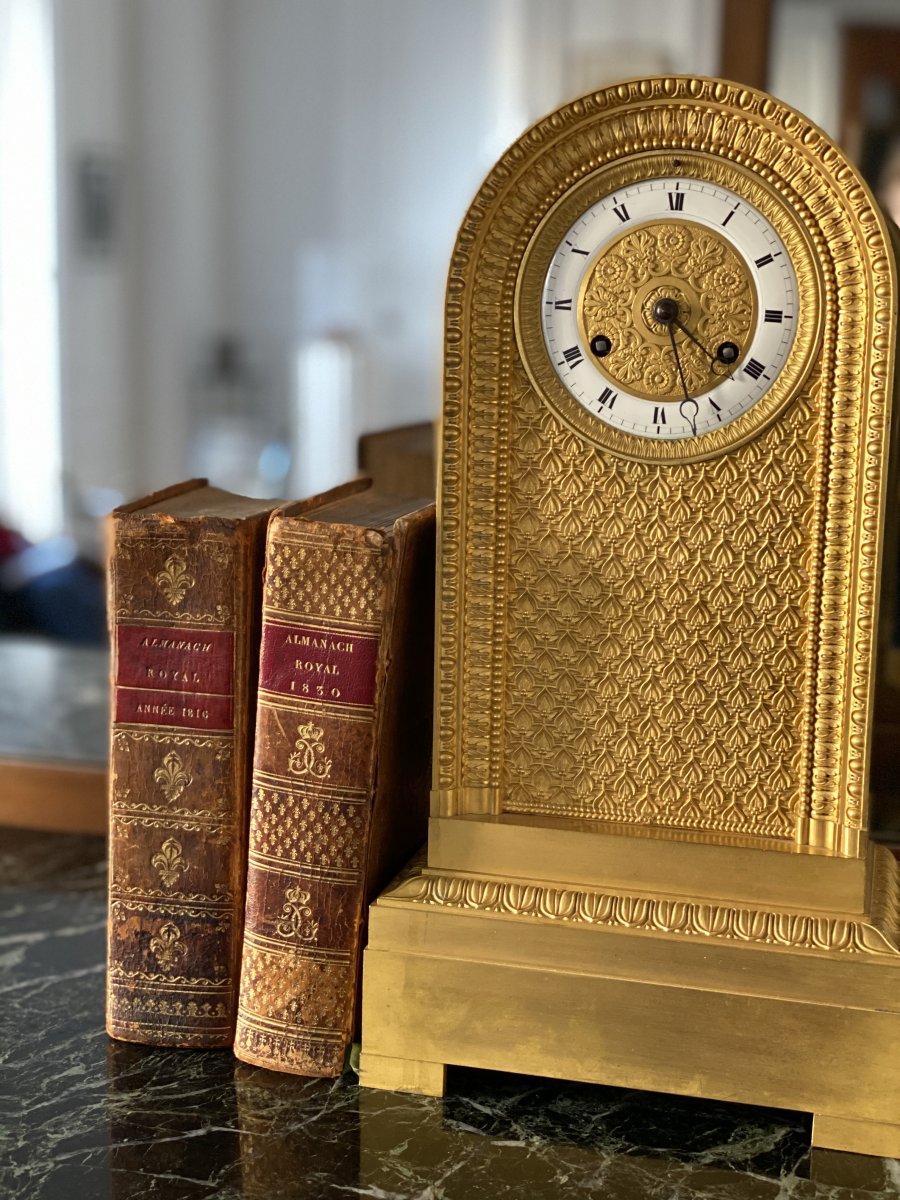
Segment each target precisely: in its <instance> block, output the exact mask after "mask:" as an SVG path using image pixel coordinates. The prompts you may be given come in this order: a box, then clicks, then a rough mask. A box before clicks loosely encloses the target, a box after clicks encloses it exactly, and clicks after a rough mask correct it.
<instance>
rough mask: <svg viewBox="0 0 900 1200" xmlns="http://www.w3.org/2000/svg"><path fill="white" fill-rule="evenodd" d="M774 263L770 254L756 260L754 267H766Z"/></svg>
mask: <svg viewBox="0 0 900 1200" xmlns="http://www.w3.org/2000/svg"><path fill="white" fill-rule="evenodd" d="M774 261H775V259H774V258H773V257H772V255H771V254H764V255H763V256H762V258H758V259H757V260H756V265H757V266H758V267H767V266H768V265H769V263H770V262H774Z"/></svg>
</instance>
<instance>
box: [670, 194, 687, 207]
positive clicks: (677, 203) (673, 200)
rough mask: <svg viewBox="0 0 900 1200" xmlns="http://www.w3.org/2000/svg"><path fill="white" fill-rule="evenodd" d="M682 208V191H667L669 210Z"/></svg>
mask: <svg viewBox="0 0 900 1200" xmlns="http://www.w3.org/2000/svg"><path fill="white" fill-rule="evenodd" d="M683 208H684V192H669V210H670V212H681V210H682V209H683Z"/></svg>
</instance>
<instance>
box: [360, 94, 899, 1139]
mask: <svg viewBox="0 0 900 1200" xmlns="http://www.w3.org/2000/svg"><path fill="white" fill-rule="evenodd" d="M891 237H892V235H891V232H890V230H889V227H888V223H887V222H886V220H885V218H884V217H883V216H882V214H881V213H880V211H879V209H878V207H877V205H876V204H875V202H874V201H873V199H872V196H871V194H870V193H869V191H868V189H867V188H866V186H865V184H864V183H863V182H862V180H861V179H860V177H859V175H858V173H857V172H856V170H855V169H854V168H853V167H852V166H851V165H850V164H849V163H848V162H847V161H846V160H845V158H844V157H843V156H842V154H841V152H840V151H839V150H838V149H837V148H836V147H835V146H834V144H833V143H832V142H830V141H829V139H828V138H827V137H826V136H825V135H824V134H823V133H822V132H821V131H820V130H818V129H817V128H815V127H814V126H813V125H812V124H811V123H810V122H809V121H807V120H806V119H805V118H804V117H802V116H801V115H800V114H799V113H797V112H795V111H793V110H792V109H790V108H789V107H787V106H786V105H784V104H782V103H780V102H778V101H776V100H774V99H772V98H771V97H769V96H766V95H764V94H763V93H761V92H758V91H754V90H751V89H748V88H743V87H740V86H738V85H736V84H730V83H726V82H723V81H719V80H710V79H692V78H686V77H670V78H654V79H643V80H636V81H633V82H630V83H624V84H621V85H618V86H614V87H610V88H607V89H606V90H604V91H601V92H598V93H596V94H593V95H589V96H586V97H584V98H582V99H581V100H578V101H576V102H574V103H572V104H569V105H567V106H565V107H564V108H561V109H560V110H558V111H557V112H555V113H553V114H551V115H550V116H548V117H547V118H545V119H544V120H542V121H540V122H539V123H538V124H537V125H535V126H534V127H533V128H531V129H530V130H528V131H527V132H526V133H525V134H524V135H523V136H522V138H521V139H520V140H519V141H518V142H517V143H516V144H515V145H514V146H512V147H511V149H510V150H509V151H508V152H507V153H506V154H505V155H504V156H503V158H502V159H501V160H500V161H499V162H498V164H497V165H496V167H495V168H494V170H493V171H492V172H491V174H490V175H489V176H488V178H487V180H486V181H485V183H484V185H483V187H482V188H481V190H480V192H479V193H478V195H477V197H476V199H475V201H474V202H473V204H472V207H471V209H470V210H469V212H468V214H467V216H466V218H465V220H464V222H463V225H462V228H461V230H460V234H459V238H458V241H457V244H456V249H455V251H454V255H453V260H452V263H451V269H450V276H449V283H448V289H447V308H446V352H445V364H446V371H445V388H444V396H445V398H444V414H443V431H442V475H441V498H440V533H439V537H440V545H439V577H438V597H439V601H438V603H439V610H438V625H437V672H436V723H435V735H436V736H435V775H434V792H433V816H432V821H431V826H430V833H429V841H428V849H427V858H425V859H423V860H422V861H421V862H419V863H417V864H414V865H413V866H412V867H411V868H410V869H409V871H408V872H406V873H405V874H404V875H403V876H402V877H401V878H400V879H399V880H397V881H396V882H395V883H394V884H393V885H392V886H391V887H390V888H388V890H387V891H386V892H385V893H384V894H383V895H382V896H381V897H380V899H379V900H378V902H377V903H376V904H375V905H374V907H373V909H372V911H371V925H370V941H369V948H368V950H367V951H366V956H365V982H364V1001H363V1054H362V1064H361V1065H362V1082H363V1083H364V1084H368V1085H370V1086H375V1087H396V1088H402V1089H408V1090H412V1091H420V1092H431V1093H435V1094H439V1093H440V1092H441V1091H442V1089H443V1081H444V1068H445V1066H446V1065H447V1064H461V1065H470V1066H482V1067H492V1068H495V1069H501V1070H515V1071H522V1072H526V1073H531V1074H544V1075H552V1076H562V1077H568V1078H573V1079H580V1080H591V1081H596V1082H602V1083H609V1084H620V1085H625V1086H633V1087H640V1088H648V1089H653V1090H656V1091H670V1092H675V1093H689V1094H700V1095H705V1096H709V1097H716V1098H721V1099H726V1100H741V1101H744V1102H748V1103H755V1104H766V1105H775V1106H779V1107H791V1108H796V1109H802V1110H806V1111H809V1112H812V1113H813V1114H814V1127H813V1141H814V1143H815V1144H817V1145H822V1146H829V1147H834V1148H839V1149H848V1150H860V1151H867V1152H870V1153H879V1154H885V1155H891V1156H900V1071H898V1070H897V1069H896V1064H897V1061H898V1055H900V941H898V926H900V920H898V911H900V906H898V869H897V863H896V862H895V861H894V859H893V857H892V856H891V855H890V853H889V852H888V851H887V850H884V849H881V848H878V847H875V846H873V845H872V844H871V843H870V841H869V839H868V836H867V828H868V808H869V800H868V759H869V751H870V742H871V730H872V705H873V680H874V676H875V669H876V660H877V654H878V645H879V580H880V578H881V575H882V569H881V568H882V561H883V556H884V544H885V527H886V523H887V522H886V511H887V508H888V505H887V496H888V491H889V487H891V486H892V484H891V482H890V480H889V473H890V472H889V468H892V464H893V462H894V460H895V458H896V456H895V455H893V454H892V451H891V441H892V433H891V430H892V428H894V427H895V426H896V422H895V421H893V419H892V415H891V414H892V393H893V380H894V343H895V338H896V305H897V276H896V258H895V250H894V247H893V245H892V240H891ZM883 624H884V622H883V621H882V625H883ZM499 1029H502V1030H503V1036H502V1037H498V1036H497V1031H498V1030H499Z"/></svg>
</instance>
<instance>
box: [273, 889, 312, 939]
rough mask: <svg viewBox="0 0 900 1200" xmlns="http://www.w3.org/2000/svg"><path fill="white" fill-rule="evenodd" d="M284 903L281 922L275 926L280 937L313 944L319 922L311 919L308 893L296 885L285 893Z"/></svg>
mask: <svg viewBox="0 0 900 1200" xmlns="http://www.w3.org/2000/svg"><path fill="white" fill-rule="evenodd" d="M285 897H286V903H285V904H284V905H283V907H282V909H281V920H280V921H279V922H278V924H277V925H276V926H275V929H276V932H277V933H278V935H279V936H280V937H284V938H290V937H295V938H297V939H298V941H301V942H313V941H315V939H316V934H317V933H318V932H319V922H318V921H314V920H313V919H312V915H313V914H312V909H311V908H310V907H309V892H304V891H303V889H302V888H301V887H300V885H299V884H298V885H297V886H296V887H292V888H288V890H287V891H286V892H285Z"/></svg>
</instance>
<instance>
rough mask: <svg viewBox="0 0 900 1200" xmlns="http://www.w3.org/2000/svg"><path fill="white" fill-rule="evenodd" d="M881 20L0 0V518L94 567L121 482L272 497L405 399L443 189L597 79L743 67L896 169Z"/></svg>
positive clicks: (851, 6) (531, 8) (434, 390)
mask: <svg viewBox="0 0 900 1200" xmlns="http://www.w3.org/2000/svg"><path fill="white" fill-rule="evenodd" d="M891 33H892V34H893V36H894V37H895V38H898V39H900V3H898V0H752V2H751V0H744V2H743V3H736V2H735V0H669V2H668V3H666V4H659V3H658V2H657V0H454V2H453V3H446V2H440V0H327V2H326V0H163V2H160V0H0V138H2V142H0V146H2V149H0V523H4V524H6V525H8V526H11V527H13V529H15V530H17V531H19V532H20V533H22V534H24V535H25V537H26V538H28V539H30V540H31V541H38V542H40V541H42V540H44V539H47V538H48V537H51V536H52V535H54V534H65V535H69V536H71V537H73V538H74V539H75V543H76V544H77V545H78V546H79V547H80V548H81V550H82V551H83V552H84V553H86V554H87V555H88V556H94V557H98V556H99V554H100V546H99V540H98V533H97V529H98V524H97V518H98V516H99V515H100V514H102V513H103V512H105V511H107V510H108V509H109V508H110V507H111V506H112V505H113V504H114V503H116V502H117V501H118V500H119V499H120V498H124V497H133V496H136V495H139V494H141V493H143V492H146V491H148V490H150V489H152V488H156V487H160V486H163V485H165V484H167V483H170V482H172V481H174V480H176V479H178V478H182V477H185V476H187V475H190V474H196V473H208V474H209V475H210V476H211V477H212V479H213V482H216V483H219V484H221V485H223V486H225V487H232V488H234V489H236V490H245V491H248V492H252V493H254V494H268V495H279V494H288V495H299V494H302V493H304V492H307V491H310V490H312V489H313V488H318V487H321V486H325V485H327V484H330V483H332V482H335V481H336V480H338V479H340V478H342V477H344V476H345V475H346V474H348V473H352V471H353V470H354V469H355V466H356V447H357V441H358V438H359V436H360V435H361V434H363V433H369V432H372V431H377V430H384V429H387V428H390V427H394V426H402V425H406V424H410V423H415V422H425V421H428V420H431V419H432V418H434V417H435V416H436V415H437V413H438V411H439V406H440V362H441V308H442V302H443V296H442V292H443V284H444V278H445V273H446V268H447V263H448V260H449V255H450V251H451V248H452V244H453V240H454V237H455V234H456V230H457V227H458V225H459V222H460V220H461V218H462V216H463V214H464V212H465V209H466V207H467V205H468V203H469V201H470V199H471V197H472V195H473V194H474V192H475V190H476V188H477V186H478V184H479V183H480V181H481V179H482V178H483V176H484V174H485V173H486V171H487V170H488V169H489V168H490V166H491V164H492V163H493V162H494V160H495V159H496V158H497V157H498V155H499V154H500V153H501V152H502V150H503V148H504V147H505V146H506V145H507V144H508V143H509V142H510V141H511V140H513V139H514V138H515V137H516V136H518V134H519V133H520V132H521V131H522V130H523V129H524V128H525V127H526V126H527V125H528V124H529V123H530V122H532V121H533V120H535V119H536V118H538V117H539V116H540V115H541V114H542V113H544V112H545V111H547V110H548V109H551V108H553V107H554V106H555V105H557V104H559V103H561V102H563V101H565V100H567V99H569V98H571V97H573V96H575V95H577V94H579V93H580V92H583V91H587V90H589V89H591V88H593V87H597V86H600V85H603V84H606V83H608V82H610V81H612V80H614V79H616V78H621V77H624V76H630V75H636V74H645V73H660V72H668V71H677V72H686V73H694V74H723V75H726V76H730V77H733V78H739V79H742V80H744V81H746V82H750V83H755V84H757V85H760V86H767V87H769V88H770V89H771V90H773V91H774V92H775V93H776V94H778V95H780V96H782V97H783V98H784V99H786V100H788V101H789V102H791V103H793V104H795V105H797V106H798V107H800V108H801V109H803V110H804V111H806V112H807V113H808V114H809V115H810V116H812V117H813V119H815V120H817V121H818V122H819V123H821V124H822V125H823V126H824V127H825V128H826V129H827V130H828V132H830V133H831V134H833V135H834V136H836V137H839V138H842V139H843V140H844V142H845V144H847V145H848V147H849V148H850V149H851V150H852V152H853V153H855V154H857V156H860V157H864V155H865V153H869V155H870V159H871V160H872V161H871V162H870V164H869V165H870V166H871V167H872V170H873V171H875V172H876V173H877V172H882V173H884V172H885V171H887V173H888V174H890V172H891V171H893V172H894V173H895V175H896V176H898V177H900V156H898V155H897V154H895V153H894V150H895V149H896V146H897V144H898V143H897V139H896V136H895V135H896V129H897V128H898V127H900V123H898V113H900V105H898V95H900V75H898V71H900V67H898V66H897V64H900V42H898V43H896V46H895V50H893V51H890V52H889V53H886V55H883V56H882V58H883V59H884V61H883V62H882V61H880V60H879V62H875V61H874V59H873V56H872V49H871V44H874V45H882V44H883V45H887V44H888V43H887V41H886V39H888V35H889V34H891ZM867 36H868V37H869V43H867V42H866V40H865V39H866V37H867ZM854 38H856V43H858V44H856V43H853V39H854ZM888 40H889V39H888ZM851 43H853V45H851ZM870 43H871V44H870ZM854 45H855V50H854ZM891 45H892V46H894V45H895V44H894V43H891ZM854 53H855V55H856V58H855V59H854V60H853V61H851V59H852V55H853V54H854ZM854 62H855V65H854ZM876 143H877V145H876ZM892 147H893V149H892ZM873 154H874V158H872V155H873ZM892 155H893V158H892ZM876 159H877V162H876ZM872 163H874V164H875V165H874V166H872Z"/></svg>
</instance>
